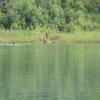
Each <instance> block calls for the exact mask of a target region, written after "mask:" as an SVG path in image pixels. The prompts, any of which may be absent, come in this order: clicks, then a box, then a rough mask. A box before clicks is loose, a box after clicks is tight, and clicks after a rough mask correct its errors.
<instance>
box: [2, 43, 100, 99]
mask: <svg viewBox="0 0 100 100" xmlns="http://www.w3.org/2000/svg"><path fill="white" fill-rule="evenodd" d="M0 100H100V45H98V44H88V45H85V44H74V45H70V44H68V45H63V44H61V45H60V44H59V45H56V44H46V45H44V44H32V45H17V46H0Z"/></svg>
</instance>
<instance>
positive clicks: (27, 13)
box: [0, 0, 100, 32]
mask: <svg viewBox="0 0 100 100" xmlns="http://www.w3.org/2000/svg"><path fill="white" fill-rule="evenodd" d="M99 21H100V0H0V28H1V29H13V30H14V29H15V30H17V29H18V30H19V29H24V30H25V29H32V30H33V29H38V28H45V29H48V28H50V29H51V30H55V31H62V32H73V31H79V30H82V31H87V30H88V31H94V30H96V29H99V26H100V22H99ZM98 22H99V23H98Z"/></svg>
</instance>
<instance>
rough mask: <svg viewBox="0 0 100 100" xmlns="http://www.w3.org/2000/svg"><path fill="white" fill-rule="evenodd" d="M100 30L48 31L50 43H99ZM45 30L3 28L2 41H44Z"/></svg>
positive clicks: (0, 34) (0, 40) (0, 38)
mask: <svg viewBox="0 0 100 100" xmlns="http://www.w3.org/2000/svg"><path fill="white" fill-rule="evenodd" d="M99 33H100V31H88V32H74V33H56V32H48V41H49V42H50V43H54V42H58V43H99V42H100V34H99ZM44 35H45V32H42V33H41V32H34V31H25V30H20V31H16V30H1V31H0V43H35V42H43V36H44Z"/></svg>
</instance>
